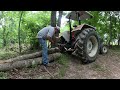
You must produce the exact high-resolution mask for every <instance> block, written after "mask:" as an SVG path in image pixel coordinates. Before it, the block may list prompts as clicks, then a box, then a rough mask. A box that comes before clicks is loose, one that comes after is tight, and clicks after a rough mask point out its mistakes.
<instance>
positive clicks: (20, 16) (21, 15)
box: [18, 11, 23, 53]
mask: <svg viewBox="0 0 120 90" xmlns="http://www.w3.org/2000/svg"><path fill="white" fill-rule="evenodd" d="M22 15H23V11H22V12H21V14H20V20H19V26H18V39H19V53H21V41H20V23H21V19H22Z"/></svg>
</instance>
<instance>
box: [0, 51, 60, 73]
mask: <svg viewBox="0 0 120 90" xmlns="http://www.w3.org/2000/svg"><path fill="white" fill-rule="evenodd" d="M60 56H61V53H54V54H50V55H49V56H48V58H49V62H51V61H54V60H58V59H59V58H60ZM39 64H42V57H39V58H34V59H27V60H21V61H20V60H19V61H15V62H7V63H3V64H0V71H7V70H12V69H17V68H24V67H30V66H32V65H39Z"/></svg>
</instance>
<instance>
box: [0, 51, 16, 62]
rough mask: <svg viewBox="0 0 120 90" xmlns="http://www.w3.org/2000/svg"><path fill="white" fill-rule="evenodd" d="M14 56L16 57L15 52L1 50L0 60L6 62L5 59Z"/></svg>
mask: <svg viewBox="0 0 120 90" xmlns="http://www.w3.org/2000/svg"><path fill="white" fill-rule="evenodd" d="M16 56H18V54H17V53H16V52H11V51H9V52H8V51H4V50H1V52H0V60H6V59H9V58H13V57H16Z"/></svg>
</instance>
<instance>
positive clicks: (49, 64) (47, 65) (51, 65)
mask: <svg viewBox="0 0 120 90" xmlns="http://www.w3.org/2000/svg"><path fill="white" fill-rule="evenodd" d="M44 66H45V67H53V64H51V63H48V64H45V65H44Z"/></svg>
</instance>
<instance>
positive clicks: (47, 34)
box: [37, 26, 60, 66]
mask: <svg viewBox="0 0 120 90" xmlns="http://www.w3.org/2000/svg"><path fill="white" fill-rule="evenodd" d="M58 33H60V28H59V27H58V26H56V27H52V26H48V27H44V28H43V29H41V30H40V31H39V32H38V34H37V38H38V40H39V43H40V44H41V45H42V64H43V65H45V66H49V61H48V48H47V42H46V40H49V41H50V42H51V43H53V44H54V43H55V42H54V40H53V39H52V37H53V36H54V35H55V34H58Z"/></svg>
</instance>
